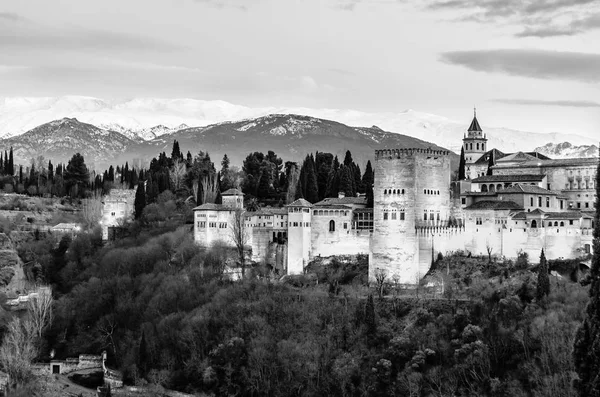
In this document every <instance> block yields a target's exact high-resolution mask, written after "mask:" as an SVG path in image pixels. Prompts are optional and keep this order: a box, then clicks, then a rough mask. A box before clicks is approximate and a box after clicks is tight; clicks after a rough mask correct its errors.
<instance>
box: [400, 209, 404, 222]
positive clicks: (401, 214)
mask: <svg viewBox="0 0 600 397" xmlns="http://www.w3.org/2000/svg"><path fill="white" fill-rule="evenodd" d="M400 220H401V221H403V220H404V211H401V212H400Z"/></svg>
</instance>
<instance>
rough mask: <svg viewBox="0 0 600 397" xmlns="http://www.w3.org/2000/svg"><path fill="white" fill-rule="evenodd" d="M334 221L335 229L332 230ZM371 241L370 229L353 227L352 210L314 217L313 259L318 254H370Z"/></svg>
mask: <svg viewBox="0 0 600 397" xmlns="http://www.w3.org/2000/svg"><path fill="white" fill-rule="evenodd" d="M331 212H333V211H331ZM332 221H333V225H334V230H333V231H330V223H331V222H332ZM344 226H345V227H344ZM370 243H371V232H370V231H369V230H355V229H352V211H351V210H348V211H344V210H342V211H339V212H338V214H337V215H313V217H312V233H311V252H310V258H311V259H312V258H314V257H316V256H332V255H356V254H368V253H369V250H370Z"/></svg>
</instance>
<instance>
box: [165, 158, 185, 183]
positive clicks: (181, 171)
mask: <svg viewBox="0 0 600 397" xmlns="http://www.w3.org/2000/svg"><path fill="white" fill-rule="evenodd" d="M186 172H187V166H186V163H185V161H182V160H180V159H177V160H175V161H174V162H173V166H172V167H171V169H170V170H169V177H170V179H171V186H172V187H173V189H174V190H175V191H177V190H178V189H179V188H180V187H181V184H182V183H183V179H184V178H185V174H186Z"/></svg>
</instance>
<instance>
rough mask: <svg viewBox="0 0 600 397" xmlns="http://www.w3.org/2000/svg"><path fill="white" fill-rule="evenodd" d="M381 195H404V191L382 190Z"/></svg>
mask: <svg viewBox="0 0 600 397" xmlns="http://www.w3.org/2000/svg"><path fill="white" fill-rule="evenodd" d="M383 194H404V189H383Z"/></svg>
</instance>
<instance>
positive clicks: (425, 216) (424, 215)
mask: <svg viewBox="0 0 600 397" xmlns="http://www.w3.org/2000/svg"><path fill="white" fill-rule="evenodd" d="M423 220H424V221H426V220H427V210H425V212H424V213H423Z"/></svg>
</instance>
